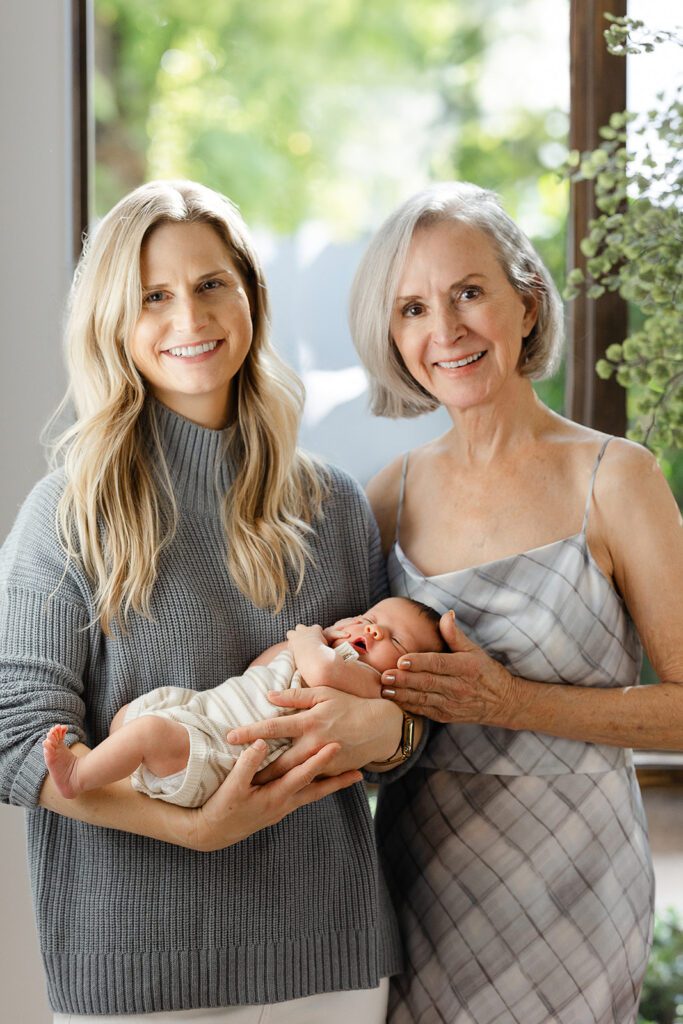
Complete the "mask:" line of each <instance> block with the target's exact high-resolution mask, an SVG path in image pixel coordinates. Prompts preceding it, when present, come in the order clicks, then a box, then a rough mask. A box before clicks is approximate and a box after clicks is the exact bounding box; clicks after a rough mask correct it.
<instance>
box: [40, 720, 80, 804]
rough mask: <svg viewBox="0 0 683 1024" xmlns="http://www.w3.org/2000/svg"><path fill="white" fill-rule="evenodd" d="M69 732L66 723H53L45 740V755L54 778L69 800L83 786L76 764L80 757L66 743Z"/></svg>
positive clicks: (46, 762)
mask: <svg viewBox="0 0 683 1024" xmlns="http://www.w3.org/2000/svg"><path fill="white" fill-rule="evenodd" d="M66 734H67V728H66V726H65V725H53V726H52V728H51V729H50V731H49V733H48V734H47V736H46V737H45V739H44V740H43V756H44V757H45V764H46V765H47V767H48V771H49V772H50V775H51V776H52V779H53V781H54V783H55V785H56V787H57V789H58V790H59V792H60V793H61V794H62V796H65V797H66V798H67V799H68V800H71V799H72V798H73V797H75V796H78V794H79V793H80V792H81V788H80V787H79V786H78V782H77V772H76V764H77V762H78V758H77V757H76V755H75V754H72V753H71V751H70V750H69V748H68V747H67V746H66V745H65V743H64V737H65V736H66Z"/></svg>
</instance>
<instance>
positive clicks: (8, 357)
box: [0, 0, 71, 1024]
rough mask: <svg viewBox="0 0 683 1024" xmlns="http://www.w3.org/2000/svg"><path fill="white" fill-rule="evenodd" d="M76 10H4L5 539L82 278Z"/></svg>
mask: <svg viewBox="0 0 683 1024" xmlns="http://www.w3.org/2000/svg"><path fill="white" fill-rule="evenodd" d="M69 7H70V5H69V3H68V0H3V3H2V12H1V13H2V32H0V123H1V124H2V139H3V159H2V163H1V164H0V181H1V187H0V237H1V238H2V249H1V251H0V261H1V264H0V266H1V270H2V273H0V309H2V327H1V329H0V330H1V333H0V473H1V474H2V488H1V489H0V538H4V536H5V534H6V533H7V531H8V529H9V527H10V526H11V524H12V521H13V519H14V516H15V514H16V510H17V507H18V505H19V504H20V502H21V500H22V499H23V497H24V496H25V495H26V494H27V492H28V491H29V489H30V488H31V485H32V484H33V483H34V482H35V481H36V480H37V479H38V478H39V477H40V476H42V475H43V474H44V472H45V462H44V458H43V454H42V452H41V449H40V446H39V443H38V435H39V433H40V430H41V428H42V426H43V425H44V423H45V421H46V420H47V418H48V416H49V414H50V412H51V411H52V410H53V409H54V407H55V406H56V404H57V402H58V400H59V397H60V395H61V393H62V391H63V388H64V381H63V376H62V371H61V355H60V324H61V316H62V308H63V303H64V297H65V293H66V287H67V284H68V280H69V276H70V266H69V262H70V254H69V245H68V239H69V231H68V226H69V224H70V221H71V212H70V209H69V196H70V190H69V187H68V183H67V167H68V164H67V159H68V156H69V154H70V144H69V134H68V122H67V109H68V106H67V104H68V102H70V96H69V93H68V77H67V76H68V68H69V61H68V59H67V56H68V43H69V32H68V24H69V22H68V13H69ZM23 831H24V829H23V812H22V811H21V810H19V809H18V808H8V807H1V808H0V836H1V837H2V838H1V839H0V865H1V866H2V870H1V871H0V919H1V920H2V922H3V924H2V928H0V992H2V1007H3V1009H2V1019H3V1020H4V1021H7V1024H14V1022H16V1024H47V1022H49V1021H51V1020H52V1016H51V1013H50V1011H49V1008H48V1004H47V998H46V996H45V986H44V983H43V977H42V967H41V964H40V958H39V954H38V947H37V940H36V935H35V930H34V926H33V912H32V908H31V903H30V898H29V890H28V876H27V870H26V863H25V856H24V835H23Z"/></svg>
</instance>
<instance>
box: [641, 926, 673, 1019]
mask: <svg viewBox="0 0 683 1024" xmlns="http://www.w3.org/2000/svg"><path fill="white" fill-rule="evenodd" d="M638 1024H683V918H681V915H680V913H679V912H678V911H676V910H674V909H670V910H668V911H666V912H664V913H661V914H658V915H657V916H656V918H655V928H654V938H653V942H652V951H651V953H650V961H649V963H648V968H647V974H646V976H645V984H644V985H643V994H642V997H641V1000H640V1014H639V1016H638Z"/></svg>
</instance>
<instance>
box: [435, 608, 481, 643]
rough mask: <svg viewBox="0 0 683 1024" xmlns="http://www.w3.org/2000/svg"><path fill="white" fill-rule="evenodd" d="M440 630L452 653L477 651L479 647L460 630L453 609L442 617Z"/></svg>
mask: <svg viewBox="0 0 683 1024" xmlns="http://www.w3.org/2000/svg"><path fill="white" fill-rule="evenodd" d="M439 629H440V630H441V636H442V637H443V638H444V640H445V641H446V643H447V644H448V646H449V647H450V649H451V650H452V651H455V652H457V651H476V649H477V645H476V644H473V643H472V641H471V640H470V639H469V637H467V636H466V635H465V633H463V631H462V630H461V629H460V627H459V626H458V624H457V622H456V621H455V612H454V611H453V610H452V609H451V611H448V612H446V614H445V615H442V616H441V621H440V623H439Z"/></svg>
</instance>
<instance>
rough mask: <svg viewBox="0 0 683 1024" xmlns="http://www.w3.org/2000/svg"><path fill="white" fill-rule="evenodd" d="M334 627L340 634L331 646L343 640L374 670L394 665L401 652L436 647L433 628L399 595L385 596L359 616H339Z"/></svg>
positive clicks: (433, 648)
mask: <svg viewBox="0 0 683 1024" xmlns="http://www.w3.org/2000/svg"><path fill="white" fill-rule="evenodd" d="M335 627H336V628H339V629H340V631H341V632H343V633H344V636H343V637H341V638H340V639H338V640H335V641H333V643H332V646H333V647H338V646H339V644H340V643H343V642H344V640H345V641H346V642H347V643H350V644H351V646H352V647H353V648H354V650H355V651H356V652H357V653H358V657H359V659H360V661H362V662H364V663H365V664H366V665H370V666H372V668H374V669H376V670H377V671H378V672H386V671H387V669H390V668H396V662H397V661H398V659H399V658H400V657H401V655H403V654H407V653H408V652H409V651H413V652H417V651H433V650H435V649H436V646H437V639H436V631H435V627H434V626H433V625H432V623H431V622H430V621H429V619H427V618H426V617H425V616H424V615H423V614H422V613H421V612H420V611H419V610H418V609H417V608H416V607H415V606H414V605H413V604H411V602H410V601H406V600H405V599H404V598H402V597H388V598H386V600H384V601H380V602H379V604H376V605H373V607H372V608H369V609H368V611H367V612H365V613H364V614H363V615H359V616H357V617H356V618H353V619H341V620H340V621H339V623H335Z"/></svg>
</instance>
